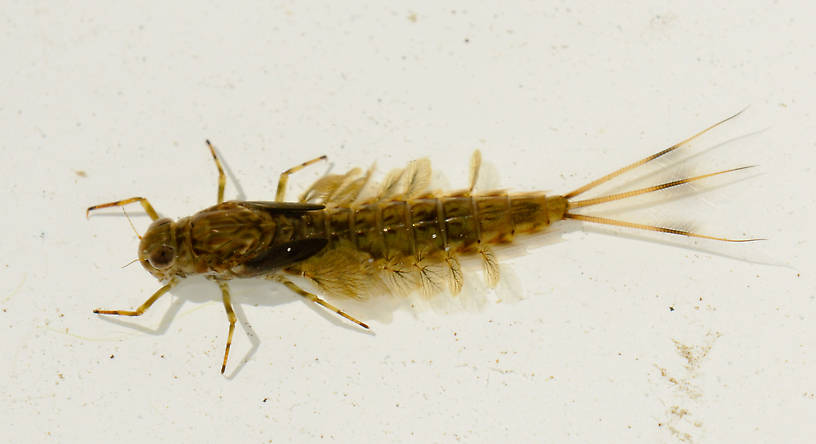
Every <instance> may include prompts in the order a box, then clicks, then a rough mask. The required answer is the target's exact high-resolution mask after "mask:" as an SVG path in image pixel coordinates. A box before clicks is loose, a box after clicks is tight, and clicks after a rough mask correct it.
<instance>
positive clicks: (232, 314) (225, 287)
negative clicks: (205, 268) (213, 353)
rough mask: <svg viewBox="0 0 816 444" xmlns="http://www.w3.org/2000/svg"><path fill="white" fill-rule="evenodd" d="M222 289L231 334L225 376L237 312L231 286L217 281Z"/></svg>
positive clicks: (225, 363) (224, 367)
mask: <svg viewBox="0 0 816 444" xmlns="http://www.w3.org/2000/svg"><path fill="white" fill-rule="evenodd" d="M216 282H217V283H218V286H219V287H220V288H221V297H222V298H223V299H224V309H225V310H226V311H227V319H228V320H229V334H228V335H227V348H226V349H224V362H223V363H222V364H221V374H222V375H223V374H224V369H226V368H227V358H228V357H229V351H230V346H231V345H232V334H233V333H234V332H235V312H234V311H232V302H231V301H230V292H229V286H228V285H227V283H226V282H225V281H216Z"/></svg>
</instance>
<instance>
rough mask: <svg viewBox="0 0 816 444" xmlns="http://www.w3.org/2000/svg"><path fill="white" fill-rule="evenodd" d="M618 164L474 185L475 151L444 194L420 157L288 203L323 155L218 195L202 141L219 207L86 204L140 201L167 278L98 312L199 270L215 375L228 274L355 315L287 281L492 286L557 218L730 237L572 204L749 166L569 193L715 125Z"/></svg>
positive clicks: (327, 290)
mask: <svg viewBox="0 0 816 444" xmlns="http://www.w3.org/2000/svg"><path fill="white" fill-rule="evenodd" d="M737 115H739V113H738V114H735V115H734V116H731V117H729V118H727V119H724V120H722V121H720V122H718V123H716V124H714V125H711V126H710V127H708V128H706V129H704V130H702V131H700V132H699V133H697V134H695V135H694V136H692V137H689V138H688V139H686V140H684V141H682V142H680V143H678V144H675V145H673V146H671V147H669V148H666V149H664V150H662V151H660V152H657V153H655V154H653V155H651V156H648V157H646V158H643V159H641V160H639V161H637V162H634V163H632V164H630V165H627V166H625V167H623V168H620V169H618V170H616V171H614V172H612V173H610V174H607V175H605V176H603V177H601V178H599V179H596V180H594V181H592V182H590V183H588V184H586V185H584V186H581V187H579V188H577V189H575V190H573V191H570V192H569V193H566V194H562V195H548V194H545V193H544V192H522V193H508V192H505V191H494V192H487V193H477V194H474V193H473V189H474V186H475V184H476V179H477V177H478V173H479V167H480V164H481V155H480V154H479V152H478V151H476V152H475V153H474V155H473V158H472V159H471V168H470V170H471V172H470V186H469V187H468V188H467V189H464V190H461V191H457V192H451V193H437V192H429V191H428V190H427V187H428V185H429V182H430V177H431V168H430V162H429V161H428V160H427V159H420V160H416V161H413V162H411V163H410V164H409V165H408V166H407V167H406V168H405V169H402V170H395V171H392V172H391V173H389V174H388V175H387V177H386V179H385V180H384V182H383V183H382V184H381V185H380V186H379V187H378V188H376V190H377V191H376V192H374V193H368V195H366V194H364V193H363V190H364V188H366V185H367V184H368V182H369V179H370V176H371V170H369V171H368V172H367V173H366V174H362V175H361V174H360V170H359V169H353V170H351V171H349V172H348V173H346V174H333V175H326V176H324V177H322V178H320V179H318V180H317V181H316V182H315V183H314V184H312V185H311V186H310V187H309V188H308V189H307V190H306V192H305V193H303V195H301V196H300V199H299V200H298V201H297V202H284V195H285V191H286V183H287V181H288V178H289V176H290V175H291V174H292V173H295V172H297V171H299V170H301V169H302V168H304V167H306V166H308V165H311V164H313V163H315V162H318V161H320V160H325V159H326V156H321V157H318V158H316V159H312V160H310V161H308V162H304V163H303V164H301V165H298V166H296V167H294V168H290V169H288V170H286V171H284V172H283V173H282V174H281V176H280V180H279V181H278V187H277V193H276V195H275V201H273V202H268V201H227V202H224V186H225V184H226V178H225V175H224V170H223V168H222V167H221V162H220V160H219V159H218V156H217V154H216V152H215V149H214V148H213V146H212V144H210V142H209V141H207V146H208V147H209V150H210V153H211V154H212V157H213V160H214V162H215V166H216V168H217V169H218V200H217V204H216V205H215V206H212V207H210V208H207V209H204V210H202V211H199V212H198V213H196V214H194V215H192V216H189V217H184V218H181V219H179V220H177V221H173V220H171V219H169V218H160V217H159V215H158V214H157V213H156V210H154V209H153V206H152V205H151V204H150V203H149V202H148V200H147V199H145V198H144V197H132V198H129V199H124V200H119V201H116V202H110V203H105V204H100V205H94V206H92V207H90V208H88V210H87V212H86V216H87V215H89V213H90V212H91V211H92V210H98V209H100V208H107V207H115V206H123V205H127V204H130V203H136V202H138V203H140V204H141V205H142V207H143V208H144V210H145V212H146V213H147V214H148V216H150V218H151V219H152V220H153V223H152V224H151V225H150V227H149V228H148V229H147V232H145V234H144V235H143V236H140V239H141V241H140V243H139V250H138V257H139V259H138V260H139V262H140V263H141V264H142V266H143V267H144V268H145V269H146V270H147V271H148V272H150V273H151V274H152V275H153V276H155V277H156V278H157V279H158V280H159V281H160V282H161V283H163V284H164V286H162V287H161V288H160V289H159V290H158V291H156V292H155V293H154V294H153V295H152V296H151V297H150V298H148V299H147V300H146V301H145V302H144V303H143V304H142V305H140V306H139V307H138V308H136V310H99V309H97V310H94V313H98V314H107V315H123V316H139V315H141V314H142V313H144V311H145V310H147V309H148V308H150V306H151V305H152V304H153V303H154V302H156V300H157V299H158V298H159V297H161V296H162V295H163V294H165V293H167V291H169V290H170V289H171V288H173V287H174V286H175V285H176V284H177V283H178V282H179V281H180V280H181V279H184V278H185V277H187V276H190V275H194V274H202V275H205V276H206V277H207V278H209V279H211V280H213V281H215V283H216V284H218V286H219V288H220V289H221V295H222V300H223V302H224V308H225V310H226V312H227V317H228V319H229V333H228V336H227V344H226V349H225V350H224V359H223V362H222V365H221V373H224V369H225V368H226V365H227V358H228V357H229V350H230V345H231V344H232V337H233V332H234V330H235V321H236V317H235V313H234V312H233V309H232V303H231V301H230V291H229V286H228V282H229V281H230V280H231V279H236V278H252V277H260V278H265V279H269V280H274V281H278V282H280V283H282V284H283V285H285V286H286V287H288V288H289V289H291V290H292V291H294V292H295V293H297V294H299V295H301V296H303V297H304V298H306V299H308V300H310V301H312V302H314V303H316V304H319V305H321V306H323V307H325V308H326V309H328V310H331V311H333V312H335V313H337V314H338V315H340V316H342V317H344V318H346V319H348V320H349V321H351V322H354V323H356V324H357V325H359V326H360V327H363V328H366V329H367V328H368V325H366V324H364V323H363V322H361V321H359V320H357V319H355V318H354V317H352V316H351V315H349V314H347V313H345V312H344V311H342V310H340V309H339V308H337V307H335V306H333V305H331V304H330V303H328V302H326V301H325V300H323V299H321V298H320V297H319V296H317V295H315V294H313V293H311V292H308V291H306V290H304V289H302V288H300V286H298V285H297V284H295V283H294V282H292V281H291V280H290V279H289V277H297V278H301V279H303V280H305V281H307V282H310V283H311V284H312V285H313V286H314V287H315V288H316V289H317V290H318V292H322V293H323V294H326V295H329V296H335V297H340V298H343V297H351V298H363V297H366V296H370V295H375V294H383V293H392V294H406V293H410V292H413V291H415V290H419V291H421V292H422V293H423V294H433V293H436V292H439V291H443V290H445V289H447V290H448V291H449V292H450V293H451V294H457V293H458V292H459V291H460V290H461V288H462V284H463V277H462V271H461V267H460V265H459V260H458V257H459V256H462V255H473V256H476V257H479V258H481V262H482V264H483V269H484V274H485V277H486V280H487V282H488V285H491V286H492V285H495V283H496V281H497V280H498V278H499V269H498V264H497V261H496V257H495V255H494V254H493V251H492V250H491V246H493V245H497V244H506V243H510V242H512V241H514V239H515V237H516V236H517V235H523V234H530V233H536V232H540V231H543V230H545V229H547V228H548V227H549V226H550V225H551V224H553V223H555V222H557V221H560V220H564V219H577V220H581V221H586V222H592V223H598V224H605V225H614V226H621V227H628V228H634V229H639V230H649V231H657V232H664V233H670V234H675V235H681V236H688V237H696V238H705V239H713V240H718V241H726V242H745V241H751V240H754V239H727V238H723V237H714V236H707V235H704V234H699V233H695V232H691V231H684V230H677V229H672V228H667V227H661V226H655V225H646V224H640V223H634V222H627V221H621V220H617V219H610V218H606V217H600V216H593V215H589V214H584V213H580V212H577V210H579V209H581V208H584V207H590V206H594V205H598V204H602V203H606V202H612V201H618V200H622V199H628V198H631V197H634V196H639V195H643V194H647V193H652V192H655V191H659V190H663V189H667V188H672V187H676V186H679V185H682V184H686V183H690V182H695V181H698V180H702V179H705V178H709V177H712V176H716V175H720V174H725V173H729V172H733V171H737V170H741V169H745V168H749V167H739V168H733V169H729V170H723V171H717V172H712V173H708V174H703V175H699V176H694V177H686V178H682V179H678V180H673V181H670V182H666V183H662V184H659V185H653V186H649V187H645V188H640V189H636V190H631V191H626V192H619V193H614V194H609V195H605V196H601V197H596V198H590V199H582V200H579V199H577V197H578V196H579V195H581V194H583V193H585V192H587V191H589V190H591V189H593V188H595V187H597V186H598V185H601V184H603V183H606V182H608V181H610V180H612V179H614V178H615V177H618V176H620V175H622V174H624V173H626V172H628V171H631V170H633V169H635V168H637V167H639V166H642V165H644V164H646V163H648V162H650V161H652V160H654V159H657V158H659V157H661V156H663V155H665V154H668V153H670V152H672V151H674V150H676V149H678V148H680V147H682V146H683V145H685V144H687V143H688V142H690V141H691V140H693V139H695V138H696V137H698V136H700V135H702V134H704V133H706V132H708V131H709V130H711V129H713V128H715V127H717V126H718V125H720V124H722V123H724V122H726V121H728V120H730V119H732V118H734V117H736V116H737Z"/></svg>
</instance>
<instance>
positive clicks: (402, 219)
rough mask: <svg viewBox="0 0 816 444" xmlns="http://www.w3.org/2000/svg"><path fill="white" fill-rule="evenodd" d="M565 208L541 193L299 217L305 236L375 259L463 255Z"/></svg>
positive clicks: (389, 204)
mask: <svg viewBox="0 0 816 444" xmlns="http://www.w3.org/2000/svg"><path fill="white" fill-rule="evenodd" d="M565 209H566V202H565V201H564V199H563V198H562V197H561V196H553V197H548V196H546V195H545V194H544V193H521V194H507V193H495V194H488V195H479V196H444V197H438V198H437V197H428V198H418V199H411V200H407V201H406V200H389V201H384V202H373V203H364V204H360V205H354V206H344V207H330V208H327V209H326V210H324V211H320V212H313V213H309V214H307V215H305V216H303V220H302V223H301V224H300V229H301V235H302V236H304V237H314V236H316V235H318V234H323V235H324V236H326V237H327V238H329V239H330V241H331V242H332V243H338V242H340V241H348V242H350V243H352V244H353V245H355V246H356V248H357V249H358V250H360V251H364V252H367V253H369V254H370V255H371V256H372V257H373V258H382V257H394V256H413V257H419V256H427V255H432V254H433V253H435V252H442V251H450V252H454V253H459V254H467V253H474V252H477V251H479V249H480V247H481V246H486V245H491V244H505V243H509V242H511V241H512V240H513V238H514V236H515V235H516V234H520V233H531V232H537V231H541V230H543V229H545V228H547V227H548V226H549V224H550V223H552V222H554V221H556V220H560V219H561V218H562V216H563V213H564V211H565ZM321 232H322V233H321Z"/></svg>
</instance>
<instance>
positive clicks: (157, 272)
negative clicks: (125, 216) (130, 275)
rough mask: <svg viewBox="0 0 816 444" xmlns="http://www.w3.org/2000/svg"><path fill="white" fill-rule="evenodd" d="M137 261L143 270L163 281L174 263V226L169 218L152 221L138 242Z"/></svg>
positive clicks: (167, 276)
mask: <svg viewBox="0 0 816 444" xmlns="http://www.w3.org/2000/svg"><path fill="white" fill-rule="evenodd" d="M139 262H141V263H142V266H143V267H144V268H145V270H147V271H149V272H150V274H152V275H153V276H156V277H157V278H158V279H159V280H161V281H165V280H167V279H169V278H170V277H172V276H173V269H174V265H175V263H176V227H175V223H173V221H172V220H171V219H169V218H161V219H157V220H156V221H154V222H153V223H152V224H151V225H150V227H148V229H147V232H146V233H145V234H144V236H142V241H141V242H140V243H139Z"/></svg>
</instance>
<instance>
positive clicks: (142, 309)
mask: <svg viewBox="0 0 816 444" xmlns="http://www.w3.org/2000/svg"><path fill="white" fill-rule="evenodd" d="M177 283H178V281H177V280H176V279H175V278H174V279H171V280H170V282H168V283H167V285H165V286H164V287H162V288H159V289H158V291H156V292H155V293H153V296H150V298H148V300H146V301H144V303H143V304H142V305H140V306H139V308H137V309H136V310H134V311H130V310H100V309H98V308H97V309H96V310H94V311H93V312H94V313H96V314H106V315H119V316H141V315H142V313H144V312H145V310H147V309H148V308H150V306H151V305H153V303H154V302H156V300H158V299H159V298H160V297H161V296H162V295H163V294H165V293H167V291H168V290H170V289H171V288H173V287H174V286H175V285H176V284H177Z"/></svg>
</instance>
